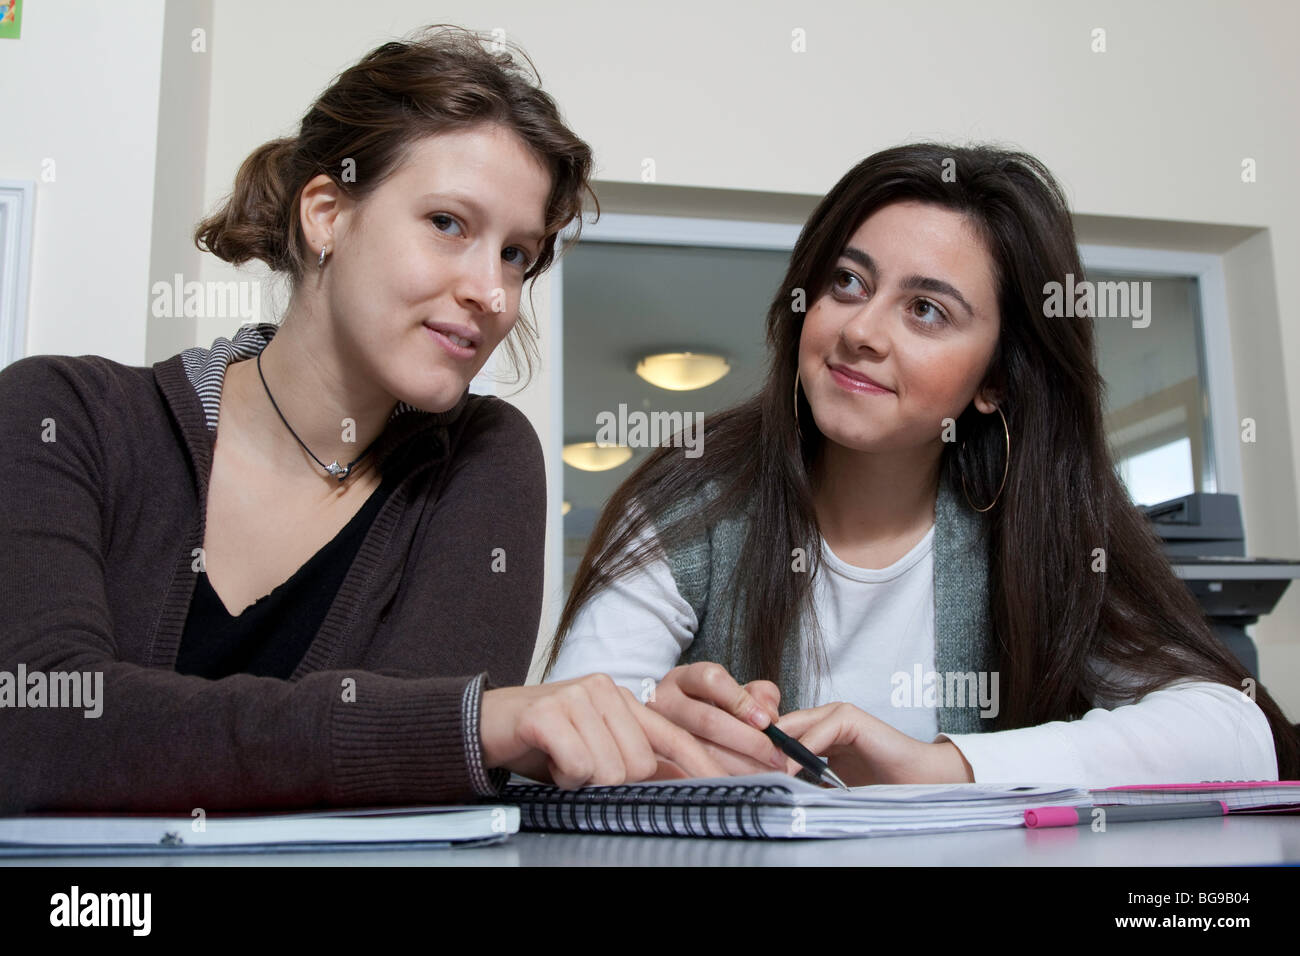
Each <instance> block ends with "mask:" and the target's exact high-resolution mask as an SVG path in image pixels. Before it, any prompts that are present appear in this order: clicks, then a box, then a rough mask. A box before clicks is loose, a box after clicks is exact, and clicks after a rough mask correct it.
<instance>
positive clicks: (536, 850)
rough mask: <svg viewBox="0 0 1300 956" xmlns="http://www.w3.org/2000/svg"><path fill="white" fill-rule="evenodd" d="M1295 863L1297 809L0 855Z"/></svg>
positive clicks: (246, 862) (210, 861)
mask: <svg viewBox="0 0 1300 956" xmlns="http://www.w3.org/2000/svg"><path fill="white" fill-rule="evenodd" d="M1287 863H1289V864H1297V863H1300V816H1253V817H1250V816H1238V817H1219V818H1203V819H1194V820H1165V821H1160V822H1152V823H1124V824H1116V825H1114V826H1112V827H1111V828H1110V829H1109V830H1108V831H1107V832H1105V833H1094V832H1093V831H1092V829H1091V828H1089V827H1063V828H1054V829H1047V830H1026V829H1015V830H976V831H968V832H964V833H929V834H908V835H904V836H882V837H865V838H857V839H848V840H769V841H762V840H704V839H689V838H677V837H638V836H597V835H591V834H565V833H554V834H548V833H516V834H514V835H512V836H511V837H510V839H509V840H507V841H506V842H504V843H500V844H496V845H494V846H486V847H466V848H461V849H452V850H427V849H386V850H346V851H325V852H318V851H304V850H298V851H292V852H275V853H265V854H262V853H258V854H252V853H230V854H225V853H222V854H203V855H197V854H196V855H179V854H178V855H175V856H168V855H164V854H157V853H151V854H148V855H133V856H57V857H18V858H7V859H0V865H6V866H259V865H273V866H917V865H920V866H1239V865H1260V864H1263V865H1276V864H1287Z"/></svg>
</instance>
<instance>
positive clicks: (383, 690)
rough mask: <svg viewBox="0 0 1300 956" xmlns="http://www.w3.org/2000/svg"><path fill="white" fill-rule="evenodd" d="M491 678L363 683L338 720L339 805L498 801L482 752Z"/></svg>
mask: <svg viewBox="0 0 1300 956" xmlns="http://www.w3.org/2000/svg"><path fill="white" fill-rule="evenodd" d="M483 677H484V675H482V674H480V675H477V676H475V677H472V678H469V679H468V680H466V679H457V680H447V679H444V678H436V679H430V680H410V679H402V678H389V677H383V676H379V675H373V674H371V675H360V674H359V675H358V677H357V683H356V688H355V693H354V694H353V695H352V697H354V698H355V699H347V698H345V699H342V700H338V701H335V703H334V706H333V711H332V714H331V722H332V727H331V738H332V749H333V758H334V760H333V762H334V803H335V804H336V805H342V806H369V805H380V804H391V803H425V802H428V803H438V802H457V801H460V802H469V801H470V800H472V799H473V798H474V796H475V795H481V794H487V793H492V792H493V791H492V790H490V789H489V788H490V787H491V782H490V781H489V779H488V777H487V774H486V772H485V771H484V769H483V759H482V749H481V746H480V744H479V730H478V728H479V707H480V697H481V692H482V685H483Z"/></svg>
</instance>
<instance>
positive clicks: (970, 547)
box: [660, 479, 996, 734]
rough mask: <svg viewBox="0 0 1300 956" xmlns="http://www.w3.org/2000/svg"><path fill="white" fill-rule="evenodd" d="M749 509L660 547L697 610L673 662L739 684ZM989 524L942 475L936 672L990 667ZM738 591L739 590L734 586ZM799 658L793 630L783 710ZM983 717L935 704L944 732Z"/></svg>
mask: <svg viewBox="0 0 1300 956" xmlns="http://www.w3.org/2000/svg"><path fill="white" fill-rule="evenodd" d="M717 490H718V489H717V485H716V483H714V484H711V485H710V486H709V487H707V488H706V489H705V490H703V491H701V492H700V493H698V494H697V495H695V496H694V497H692V498H690V499H688V500H687V501H684V502H682V503H681V504H679V505H677V506H675V507H674V508H671V509H669V510H668V511H667V512H666V513H665V515H664V516H663V517H662V518H661V519H660V520H661V526H662V527H666V526H667V523H668V522H670V521H672V520H673V519H675V518H677V517H678V516H680V515H681V514H683V513H684V512H685V511H687V510H690V511H698V510H699V509H700V507H701V506H702V505H703V504H704V503H705V502H706V501H707V500H708V499H709V497H711V496H712V495H715V494H716V493H717ZM751 514H752V508H751V509H747V510H746V513H745V514H734V515H731V516H728V517H726V518H723V519H722V520H720V521H718V522H717V523H716V524H714V525H713V526H712V527H710V528H708V529H706V530H702V531H701V532H700V533H699V534H697V535H695V536H694V537H692V538H690V539H689V540H688V541H686V542H685V543H684V544H683V545H681V546H680V547H676V548H672V549H669V550H668V551H667V552H666V557H667V560H668V566H669V568H670V569H671V571H672V575H673V580H674V582H675V583H676V585H677V590H678V591H679V592H680V593H681V595H682V597H683V598H684V599H685V600H686V601H687V603H689V604H690V606H691V608H692V609H693V610H694V611H695V618H696V621H697V622H698V629H697V631H696V634H695V639H694V641H692V643H691V645H690V647H689V648H687V650H686V652H685V653H684V654H683V655H682V656H681V658H680V659H679V661H678V663H680V664H689V663H692V662H694V661H716V662H717V663H720V664H722V665H724V666H725V667H726V668H727V670H728V671H729V672H730V673H731V674H732V676H733V677H735V678H736V680H737V681H739V682H740V683H742V684H744V683H747V682H749V681H751V680H754V679H755V678H757V676H758V674H757V671H756V667H755V663H754V662H753V661H752V660H751V656H750V654H749V653H748V648H747V647H746V646H745V642H744V640H743V635H738V634H737V633H736V631H735V629H734V628H733V627H732V617H733V615H735V614H736V613H737V610H736V609H737V607H738V606H739V605H738V603H737V599H738V598H739V597H740V596H741V595H742V594H743V588H744V587H745V582H743V581H740V582H738V581H737V580H736V578H737V574H736V572H737V570H738V567H739V559H740V553H741V549H742V548H743V547H744V545H745V538H746V535H747V532H748V525H749V520H750V515H751ZM987 533H988V523H987V521H986V520H985V519H984V516H983V515H981V514H980V513H979V512H977V511H975V510H973V509H971V508H970V507H968V506H967V505H966V504H964V503H963V502H961V501H959V500H958V499H957V497H956V496H955V495H954V494H953V493H952V491H951V489H949V487H948V483H947V482H946V481H944V480H942V479H941V480H940V481H939V492H938V496H937V498H936V501H935V529H934V606H935V667H934V669H935V671H936V672H937V673H938V674H940V675H945V674H953V673H968V672H974V673H976V674H978V673H980V672H988V671H992V670H993V668H994V666H995V661H996V656H995V654H994V649H993V644H992V639H991V637H990V633H989V623H988V622H989V612H988V585H987V579H988V542H987ZM738 588H740V589H742V590H740V591H738ZM802 673H803V660H802V655H801V654H800V641H799V639H798V634H796V633H794V632H793V631H792V632H791V633H790V634H788V635H787V636H786V640H785V644H784V646H783V648H782V655H781V674H780V681H779V687H780V689H781V709H782V711H788V710H795V709H797V708H798V707H800V706H801V705H800V703H799V688H800V685H801V682H802ZM988 723H989V721H987V720H981V718H980V716H979V708H978V707H977V706H975V705H974V702H971V705H970V706H965V707H947V706H940V707H939V708H938V724H939V730H940V732H942V733H953V734H962V733H979V732H981V731H986V730H991V729H992V728H991V727H989V726H987V725H988Z"/></svg>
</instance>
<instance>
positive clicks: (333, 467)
mask: <svg viewBox="0 0 1300 956" xmlns="http://www.w3.org/2000/svg"><path fill="white" fill-rule="evenodd" d="M257 375H258V378H260V379H261V380H262V387H263V388H264V389H266V397H267V398H269V399H271V407H272V408H274V409H275V413H276V414H277V415H279V416H280V421H282V422H284V427H285V428H287V429H289V434H290V435H292V436H293V437H294V438H297V439H298V444H299V445H302V447H303V450H305V451H306V452H307V454H309V455H311V457H312V458H313V459H315V461H316V464H318V465H320V466H321V467H322V468H324V469H325V471H326V473H327V474H329V475H332V476H333V477H335V478H337V479H338V480H339V482H340V483H342V482H343V480H344V479H345V478H347V476H348V475H350V474H352V468H353V466H355V465H356V463H357V462H359V461H360V460H361V459H362V458H365V457H366V455H367V454H369V452H370V449H372V448H374V447H375V442H377V441H379V437H378V436H377V437H376V438H375V441H372V442H371V443H370V444H369V445H367V446H366V450H365V451H363V452H362V453H361V454H359V455H357V457H356V458H354V459H352V461H350V462H348V464H347V467H344V466H343V465H340V464H339V463H338V462H337V461H335V462H331V463H330V464H328V465H327V464H325V462H323V461H321V460H320V459H319V458H317V457H316V456H315V454H313V453H312V450H311V449H310V448H308V447H307V443H306V442H304V441H303V440H302V439H301V438H298V433H297V432H296V431H294V430H293V426H292V425H290V424H289V420H288V419H286V418H285V417H284V412H282V411H280V406H279V405H277V404H275V397H274V396H273V395H272V394H271V386H269V385H267V384H266V376H265V375H263V374H262V353H261V352H258V353H257ZM380 434H381V435H382V434H383V433H382V432H381V433H380Z"/></svg>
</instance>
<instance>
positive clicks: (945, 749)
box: [924, 740, 975, 783]
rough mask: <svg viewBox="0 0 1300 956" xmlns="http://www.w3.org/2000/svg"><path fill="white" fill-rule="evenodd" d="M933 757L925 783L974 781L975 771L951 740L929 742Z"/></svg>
mask: <svg viewBox="0 0 1300 956" xmlns="http://www.w3.org/2000/svg"><path fill="white" fill-rule="evenodd" d="M929 746H930V754H931V756H932V758H933V760H932V761H931V765H930V770H929V773H928V774H927V778H928V779H927V780H926V781H924V782H926V783H974V782H975V771H974V770H973V769H972V768H971V765H970V763H969V762H968V761H967V760H966V755H965V754H963V753H962V752H961V748H959V747H958V746H957V745H956V744H955V743H953V742H952V741H951V740H936V741H935V742H934V743H932V744H930V745H929Z"/></svg>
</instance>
